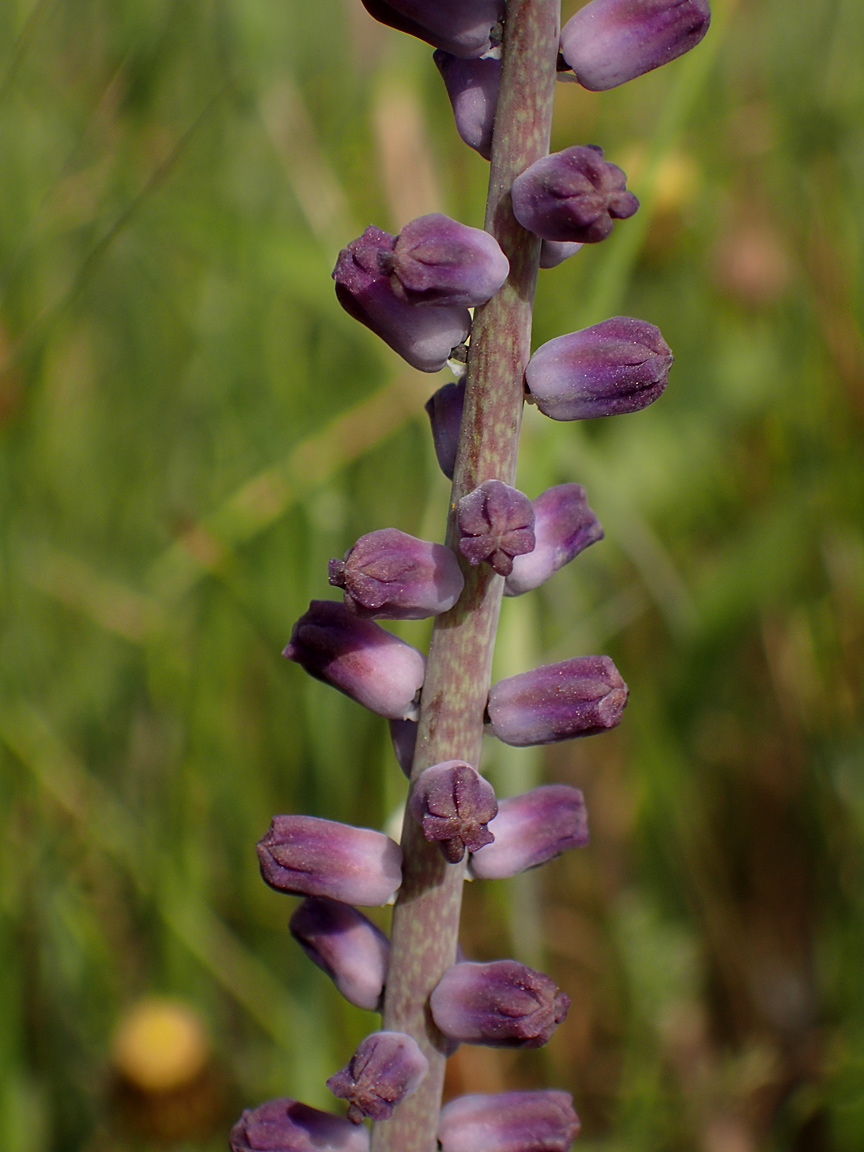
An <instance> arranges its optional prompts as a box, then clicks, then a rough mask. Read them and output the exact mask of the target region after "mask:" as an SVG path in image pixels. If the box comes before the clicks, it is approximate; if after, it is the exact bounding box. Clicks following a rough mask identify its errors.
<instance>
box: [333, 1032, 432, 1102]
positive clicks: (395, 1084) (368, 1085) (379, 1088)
mask: <svg viewBox="0 0 864 1152" xmlns="http://www.w3.org/2000/svg"><path fill="white" fill-rule="evenodd" d="M428 1071H429V1061H428V1060H427V1059H426V1057H425V1056H424V1055H423V1053H422V1052H421V1051H420V1046H419V1044H418V1043H417V1041H416V1040H415V1039H414V1038H413V1037H412V1036H408V1035H407V1034H406V1033H405V1032H373V1033H372V1035H371V1036H367V1037H366V1039H365V1040H361V1041H360V1044H359V1045H358V1047H357V1051H356V1052H355V1053H354V1055H353V1056H352V1057H351V1059H350V1061H349V1062H348V1065H347V1067H345V1068H343V1069H342V1071H341V1072H337V1073H336V1074H335V1075H334V1076H331V1077H330V1079H329V1080H328V1081H327V1087H328V1088H329V1089H330V1091H331V1092H332V1093H333V1095H334V1096H339V1097H341V1099H343V1100H348V1101H349V1108H348V1119H349V1120H350V1121H351V1123H352V1124H360V1123H362V1121H363V1117H364V1116H369V1117H370V1118H371V1119H372V1120H388V1119H389V1118H390V1116H391V1115H392V1114H393V1109H394V1108H395V1106H396V1105H397V1104H398V1103H399V1101H400V1100H403V1099H404V1098H405V1097H406V1096H410V1095H411V1093H412V1092H413V1091H414V1090H415V1089H416V1088H417V1086H418V1084H419V1083H420V1081H421V1080H422V1079H423V1077H424V1076H425V1075H426V1073H427V1072H428Z"/></svg>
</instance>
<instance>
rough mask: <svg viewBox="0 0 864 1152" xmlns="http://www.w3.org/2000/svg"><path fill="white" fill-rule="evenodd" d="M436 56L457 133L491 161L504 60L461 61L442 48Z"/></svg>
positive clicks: (434, 55) (434, 58) (435, 59)
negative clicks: (499, 85)
mask: <svg viewBox="0 0 864 1152" xmlns="http://www.w3.org/2000/svg"><path fill="white" fill-rule="evenodd" d="M432 59H433V60H434V61H435V64H436V65H437V67H438V71H439V72H440V73H441V76H442V78H443V80H444V87H445V88H446V89H447V95H448V96H449V97H450V104H451V106H452V108H453V117H454V119H455V121H456V130H457V132H458V133H459V135H460V136H461V137H462V139H463V140H464V141H465V143H466V144H467V145H468V147H469V148H473V149H474V151H475V152H479V153H480V155H481V156H482V157H483V159H484V160H488V159H489V158H490V157H491V155H492V129H493V127H494V126H495V105H496V103H497V101H498V84H499V81H500V79H501V61H500V60H460V59H459V57H458V56H451V55H450V53H449V52H443V51H442V50H441V49H440V48H439V49H438V51H437V52H435V53H434V54H433V56H432Z"/></svg>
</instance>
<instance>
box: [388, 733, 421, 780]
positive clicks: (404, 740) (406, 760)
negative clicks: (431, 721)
mask: <svg viewBox="0 0 864 1152" xmlns="http://www.w3.org/2000/svg"><path fill="white" fill-rule="evenodd" d="M388 723H389V727H390V739H391V741H392V742H393V753H394V755H395V756H396V761H397V763H398V764H399V767H400V768H401V769H402V771H403V772H404V773H405V775H406V776H410V775H411V766H412V764H413V763H414V749H415V747H416V745H417V721H416V720H390V721H389V722H388Z"/></svg>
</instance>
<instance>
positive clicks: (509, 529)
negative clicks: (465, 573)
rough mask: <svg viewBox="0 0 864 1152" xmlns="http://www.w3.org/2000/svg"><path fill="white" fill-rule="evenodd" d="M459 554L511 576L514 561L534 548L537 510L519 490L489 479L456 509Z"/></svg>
mask: <svg viewBox="0 0 864 1152" xmlns="http://www.w3.org/2000/svg"><path fill="white" fill-rule="evenodd" d="M456 522H457V524H458V526H459V551H460V552H461V553H462V555H463V556H464V557H465V559H466V560H467V561H468V563H469V564H475V565H476V564H481V563H482V562H483V561H484V560H485V561H486V563H487V564H489V565H491V567H492V568H494V569H495V571H496V572H497V573H498V574H499V575H500V576H509V575H510V572H511V571H512V569H513V559H514V557H515V556H521V555H523V554H524V553H525V552H530V551H531V549H532V548H533V547H534V508H533V506H532V504H531V501H530V500H529V499H528V497H527V496H525V495H524V494H523V493H522V492H519V491H518V489H516V488H511V487H510V485H509V484H504V483H503V482H502V481H501V480H487V481H486V482H485V483H483V484H481V485H480V487H479V488H475V489H474V491H473V492H469V493H468V495H467V496H463V497H462V499H461V500H460V501H459V505H458V507H457V509H456Z"/></svg>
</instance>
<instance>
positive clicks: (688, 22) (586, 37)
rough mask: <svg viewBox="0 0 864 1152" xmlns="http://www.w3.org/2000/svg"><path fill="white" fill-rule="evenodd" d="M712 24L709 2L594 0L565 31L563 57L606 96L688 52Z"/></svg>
mask: <svg viewBox="0 0 864 1152" xmlns="http://www.w3.org/2000/svg"><path fill="white" fill-rule="evenodd" d="M710 22H711V10H710V8H709V7H708V2H707V0H591V3H590V4H586V5H585V7H584V8H580V9H579V11H578V12H577V13H576V14H575V16H571V17H570V19H569V20H568V21H567V23H566V24H565V25H564V27H563V28H562V29H561V54H562V56H563V57H564V59H565V61H566V62H567V64H568V65H569V66H570V67H571V68H572V69H573V71H574V72H575V74H576V79H577V80H578V81H579V83H580V84H581V85H582V86H583V88H590V89H591V90H592V91H593V92H603V91H605V90H606V89H608V88H616V87H617V86H618V85H619V84H623V83H624V82H625V81H627V80H633V79H634V78H635V77H636V76H641V75H643V73H645V72H650V71H651V70H652V69H653V68H659V67H660V65H661V64H668V62H669V61H670V60H674V59H675V58H676V57H677V56H682V55H683V54H684V53H685V52H689V51H690V49H691V48H694V47H695V46H696V45H697V44H698V43H699V41H700V40H701V39H702V37H703V36H704V35H705V33H706V32H707V31H708V25H709V24H710Z"/></svg>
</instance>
